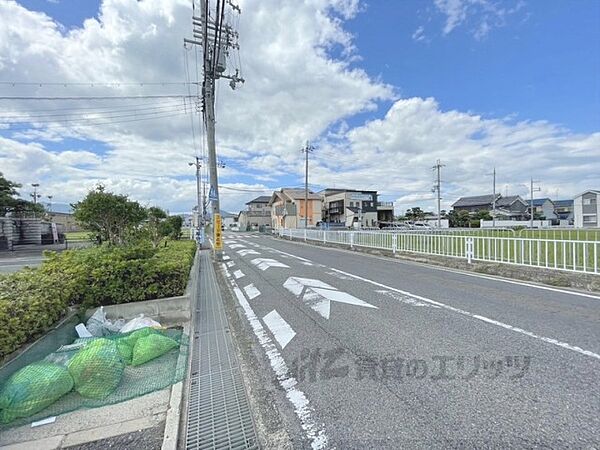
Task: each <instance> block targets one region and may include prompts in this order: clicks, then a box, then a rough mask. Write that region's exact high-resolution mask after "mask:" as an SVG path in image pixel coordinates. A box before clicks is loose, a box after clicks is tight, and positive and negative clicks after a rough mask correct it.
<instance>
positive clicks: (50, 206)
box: [46, 195, 54, 212]
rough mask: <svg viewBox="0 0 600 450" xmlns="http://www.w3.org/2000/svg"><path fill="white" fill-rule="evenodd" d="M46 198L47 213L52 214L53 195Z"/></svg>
mask: <svg viewBox="0 0 600 450" xmlns="http://www.w3.org/2000/svg"><path fill="white" fill-rule="evenodd" d="M46 197H48V212H52V198H54V195H47V196H46Z"/></svg>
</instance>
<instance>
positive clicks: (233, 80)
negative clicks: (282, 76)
mask: <svg viewBox="0 0 600 450" xmlns="http://www.w3.org/2000/svg"><path fill="white" fill-rule="evenodd" d="M195 3H196V2H195V1H194V2H192V9H193V12H192V25H193V36H194V39H184V45H185V44H192V45H198V46H200V47H202V50H203V70H202V72H203V79H202V112H203V117H204V125H205V127H206V140H207V146H208V172H209V179H210V190H209V201H210V202H211V204H212V225H213V238H214V243H213V247H214V250H215V255H216V257H217V259H220V258H221V255H222V253H223V238H222V234H221V208H220V202H219V181H218V174H217V149H216V142H215V85H216V81H217V80H218V79H219V78H226V79H228V80H230V81H229V86H230V87H231V88H232V89H235V88H236V85H237V84H238V83H243V82H244V79H243V78H242V77H241V76H240V69H239V68H237V69H236V70H235V73H234V74H226V73H225V71H226V69H227V59H228V58H229V56H230V52H231V51H232V50H239V44H238V43H237V40H238V38H239V35H238V33H237V31H235V30H234V29H233V27H232V26H231V25H230V24H228V23H226V22H225V16H226V15H225V8H226V7H227V6H229V7H230V8H231V9H232V11H233V12H237V13H238V14H239V13H240V12H241V11H240V8H239V7H238V6H237V5H234V4H233V3H232V2H231V1H229V0H227V1H226V0H216V1H215V2H214V3H215V7H214V9H213V8H209V5H208V0H200V17H198V16H196V11H195Z"/></svg>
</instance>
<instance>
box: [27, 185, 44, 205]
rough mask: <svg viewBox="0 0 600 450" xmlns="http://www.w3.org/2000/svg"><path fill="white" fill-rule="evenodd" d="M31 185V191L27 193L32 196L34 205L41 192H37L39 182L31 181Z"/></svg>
mask: <svg viewBox="0 0 600 450" xmlns="http://www.w3.org/2000/svg"><path fill="white" fill-rule="evenodd" d="M31 185H32V186H33V192H32V193H31V194H29V195H31V196H32V197H33V204H34V205H35V204H36V203H37V199H38V198H40V197H41V196H42V194H38V193H37V188H38V187H40V183H31Z"/></svg>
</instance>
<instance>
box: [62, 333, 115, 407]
mask: <svg viewBox="0 0 600 450" xmlns="http://www.w3.org/2000/svg"><path fill="white" fill-rule="evenodd" d="M68 368H69V373H70V374H71V376H72V377H73V382H74V383H75V390H76V391H77V392H79V394H80V395H81V396H82V397H86V398H93V399H103V398H106V397H107V396H108V395H109V394H110V393H111V392H113V391H114V390H115V389H116V388H117V386H118V385H119V382H120V381H121V377H122V376H123V370H124V368H125V365H124V364H123V361H122V360H121V356H120V354H119V350H118V349H117V344H115V342H114V341H111V340H109V339H102V338H101V339H95V340H93V341H92V342H90V343H89V344H87V345H86V346H85V347H84V348H83V349H81V350H79V352H77V354H76V355H75V356H74V357H73V359H71V361H69V366H68Z"/></svg>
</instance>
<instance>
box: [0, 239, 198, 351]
mask: <svg viewBox="0 0 600 450" xmlns="http://www.w3.org/2000/svg"><path fill="white" fill-rule="evenodd" d="M195 252H196V244H195V242H193V241H169V242H168V244H167V245H166V246H162V247H158V248H156V249H153V248H152V247H151V246H150V245H140V244H138V245H135V246H128V247H108V246H101V247H93V248H88V249H82V250H68V251H64V252H62V253H54V252H50V253H48V254H47V255H46V256H47V259H46V260H45V261H44V263H43V264H42V265H41V266H40V267H39V268H38V269H25V270H22V271H20V272H17V273H13V274H9V275H2V276H0V360H1V359H2V358H3V357H4V356H6V355H7V354H9V353H11V352H13V351H15V350H16V349H17V348H19V346H21V345H23V344H24V343H25V342H27V341H28V340H30V339H31V338H33V337H35V336H38V335H39V334H41V333H43V332H44V331H46V330H47V329H48V328H49V327H50V326H51V325H52V324H53V323H55V322H56V321H57V320H59V319H60V318H61V317H62V316H63V315H64V314H65V312H66V311H67V309H68V307H69V306H73V305H82V307H83V308H90V307H95V306H100V305H112V304H117V303H128V302H136V301H142V300H150V299H153V298H164V297H172V296H176V295H182V294H183V292H184V291H185V287H186V285H187V281H188V276H189V272H190V269H191V266H192V264H193V261H194V254H195Z"/></svg>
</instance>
